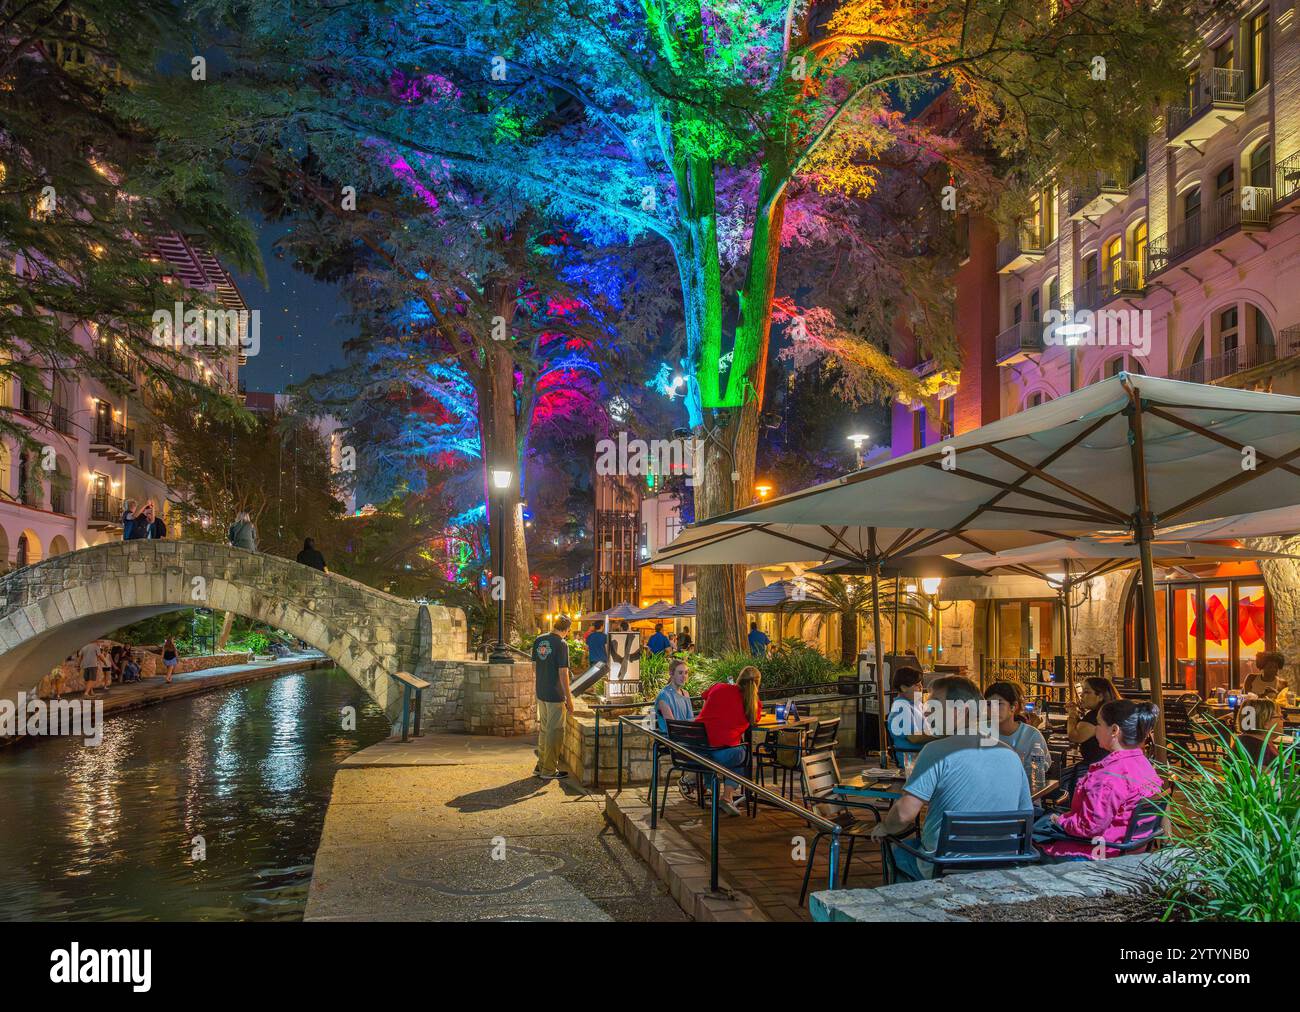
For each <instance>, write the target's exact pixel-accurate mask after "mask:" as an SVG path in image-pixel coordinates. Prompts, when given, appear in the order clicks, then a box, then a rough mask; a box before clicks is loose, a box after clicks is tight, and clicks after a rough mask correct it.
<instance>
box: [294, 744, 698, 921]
mask: <svg viewBox="0 0 1300 1012" xmlns="http://www.w3.org/2000/svg"><path fill="white" fill-rule="evenodd" d="M534 747H535V740H534V739H533V738H489V737H479V736H474V735H457V734H428V735H425V736H424V737H423V738H420V739H415V740H412V741H411V742H408V743H407V744H402V743H401V742H398V741H395V740H392V739H390V740H388V741H385V742H381V743H380V744H378V745H374V746H372V747H370V748H368V749H363V750H362V751H361V752H358V753H357V754H356V755H354V756H352V757H350V758H349V759H347V760H345V761H344V762H343V764H342V766H341V767H340V769H339V771H338V774H337V775H336V776H335V779H334V792H333V797H332V798H331V800H330V807H329V811H328V813H327V814H326V817H325V827H324V830H323V832H322V835H321V844H320V849H319V851H318V852H317V854H316V863H315V871H314V874H313V876H312V883H311V891H310V894H309V896H308V900H307V912H306V915H305V919H306V920H309V921H311V920H388V921H405V920H411V921H490V920H574V921H611V920H627V921H684V920H685V919H686V918H685V915H684V914H683V913H682V912H681V909H680V908H679V907H678V906H677V904H676V903H674V902H673V900H672V898H671V897H670V896H669V895H668V894H667V891H666V890H665V888H664V887H663V885H662V884H661V883H660V882H659V881H658V879H657V878H656V876H655V874H654V872H653V871H651V870H650V868H649V867H648V866H646V865H645V864H643V863H642V862H641V861H640V859H638V858H637V857H636V856H635V855H634V854H633V853H632V852H631V851H630V850H628V848H627V846H626V845H625V844H624V843H623V841H622V840H621V839H620V838H619V837H618V835H617V834H616V833H615V832H614V831H613V829H612V828H611V827H610V826H608V825H607V824H606V822H605V818H604V814H603V806H604V797H603V795H594V794H589V793H587V792H586V791H585V790H583V789H582V788H581V787H580V786H579V785H577V784H574V783H572V782H570V781H559V782H556V781H544V780H538V779H537V778H535V777H534V776H532V772H531V771H532V768H533V765H534V763H535V762H536V757H535V755H534V751H533V749H534Z"/></svg>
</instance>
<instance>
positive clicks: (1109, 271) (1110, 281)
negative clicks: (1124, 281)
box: [1101, 235, 1122, 294]
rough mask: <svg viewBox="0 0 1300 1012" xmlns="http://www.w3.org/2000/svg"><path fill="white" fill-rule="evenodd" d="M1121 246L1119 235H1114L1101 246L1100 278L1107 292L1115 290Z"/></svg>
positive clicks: (1110, 292)
mask: <svg viewBox="0 0 1300 1012" xmlns="http://www.w3.org/2000/svg"><path fill="white" fill-rule="evenodd" d="M1121 246H1122V244H1121V242H1120V237H1119V236H1117V235H1114V236H1111V237H1110V238H1109V239H1107V240H1106V243H1105V245H1103V246H1102V248H1101V278H1102V283H1103V284H1104V285H1105V286H1106V289H1105V290H1106V293H1107V294H1113V293H1114V292H1115V291H1116V290H1117V289H1116V287H1115V286H1116V284H1117V283H1118V281H1119V278H1118V277H1117V274H1118V270H1119V260H1120V252H1121Z"/></svg>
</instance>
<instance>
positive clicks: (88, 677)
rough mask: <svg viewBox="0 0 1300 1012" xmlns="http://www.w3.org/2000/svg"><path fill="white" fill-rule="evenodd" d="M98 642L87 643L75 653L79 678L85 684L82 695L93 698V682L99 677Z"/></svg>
mask: <svg viewBox="0 0 1300 1012" xmlns="http://www.w3.org/2000/svg"><path fill="white" fill-rule="evenodd" d="M99 654H100V650H99V644H98V643H95V642H91V643H87V644H86V645H85V646H84V647H82V648H81V652H80V653H79V654H78V655H77V667H79V668H81V680H82V682H83V683H84V684H85V687H84V688H83V689H82V695H84V696H85V697H86V698H87V699H94V698H95V682H96V681H97V680H98V679H99V666H100V656H99Z"/></svg>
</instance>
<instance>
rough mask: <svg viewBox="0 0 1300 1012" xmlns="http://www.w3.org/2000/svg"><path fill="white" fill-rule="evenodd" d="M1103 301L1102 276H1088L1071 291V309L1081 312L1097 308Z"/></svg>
mask: <svg viewBox="0 0 1300 1012" xmlns="http://www.w3.org/2000/svg"><path fill="white" fill-rule="evenodd" d="M1101 303H1102V283H1101V279H1100V278H1088V279H1087V280H1086V281H1084V283H1083V284H1081V285H1077V286H1075V289H1074V291H1073V292H1071V293H1070V309H1071V310H1073V311H1074V312H1076V313H1077V312H1081V311H1082V310H1085V309H1096V308H1097V307H1098V306H1100V305H1101Z"/></svg>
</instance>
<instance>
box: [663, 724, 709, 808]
mask: <svg viewBox="0 0 1300 1012" xmlns="http://www.w3.org/2000/svg"><path fill="white" fill-rule="evenodd" d="M665 723H666V725H667V728H666V730H665V732H664V733H665V734H666V735H667V737H668V739H669V740H670V741H672V742H673V743H674V744H676V745H682V746H684V747H685V748H688V749H690V751H692V752H700V753H704V752H707V751H708V748H709V732H708V729H707V728H706V727H705V726H704V725H703V724H701V723H699V722H698V721H695V720H669V721H666V722H665ZM660 747H661V748H662V747H664V746H660ZM671 755H672V763H671V765H669V767H668V769H667V770H665V771H664V799H663V802H662V803H661V804H660V806H659V815H660V816H661V817H662V816H663V814H664V812H665V811H667V810H668V786H669V784H670V783H671V782H672V779H673V773H674V772H675V773H677V775H678V776H679V777H682V776H685V775H686V774H688V773H693V774H695V775H696V776H697V777H698V778H699V779H698V782H699V785H700V789H699V797H698V799H697V800H698V801H699V805H700V807H701V808H703V807H704V785H705V783H711V784H713V787H714V790H716V789H717V784H716V782H715V781H716V780H717V776H716V774H715V773H714V772H713V771H712V770H711V769H709V768H708V767H707V766H704V765H702V764H700V763H698V762H696V761H695V760H694V759H692V758H690V756H688V755H684V754H683V753H681V752H672V753H671ZM654 801H655V799H654V798H651V799H650V803H651V804H652V805H653V804H654Z"/></svg>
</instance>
